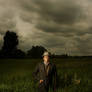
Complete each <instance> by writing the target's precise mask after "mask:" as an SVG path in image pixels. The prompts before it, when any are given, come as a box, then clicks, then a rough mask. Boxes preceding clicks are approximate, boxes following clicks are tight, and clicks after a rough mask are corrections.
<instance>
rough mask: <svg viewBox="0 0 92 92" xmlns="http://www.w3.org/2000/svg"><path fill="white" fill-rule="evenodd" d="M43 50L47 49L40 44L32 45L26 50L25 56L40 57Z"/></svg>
mask: <svg viewBox="0 0 92 92" xmlns="http://www.w3.org/2000/svg"><path fill="white" fill-rule="evenodd" d="M44 51H47V50H46V49H45V48H44V47H42V46H32V48H31V49H30V50H28V51H27V56H28V57H31V58H41V57H42V54H43V53H44Z"/></svg>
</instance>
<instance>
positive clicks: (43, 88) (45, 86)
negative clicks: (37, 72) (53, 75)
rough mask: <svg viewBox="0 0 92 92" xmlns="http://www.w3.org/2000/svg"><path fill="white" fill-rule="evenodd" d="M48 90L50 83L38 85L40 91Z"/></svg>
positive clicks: (45, 91)
mask: <svg viewBox="0 0 92 92" xmlns="http://www.w3.org/2000/svg"><path fill="white" fill-rule="evenodd" d="M48 91H49V85H44V83H41V84H39V85H38V92H48Z"/></svg>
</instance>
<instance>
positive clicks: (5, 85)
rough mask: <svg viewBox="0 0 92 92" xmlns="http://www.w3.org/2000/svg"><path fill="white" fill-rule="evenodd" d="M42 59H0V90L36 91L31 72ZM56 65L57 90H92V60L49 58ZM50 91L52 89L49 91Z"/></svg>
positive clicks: (72, 91) (69, 91)
mask: <svg viewBox="0 0 92 92" xmlns="http://www.w3.org/2000/svg"><path fill="white" fill-rule="evenodd" d="M40 61H42V59H2V60H0V92H36V84H35V83H34V82H33V79H32V72H33V70H34V68H35V66H36V64H37V63H38V62H40ZM50 61H51V62H54V63H55V64H56V66H57V71H58V75H59V79H60V81H59V88H58V90H57V92H92V60H88V59H68V58H67V59H51V60H50ZM50 92H52V91H50Z"/></svg>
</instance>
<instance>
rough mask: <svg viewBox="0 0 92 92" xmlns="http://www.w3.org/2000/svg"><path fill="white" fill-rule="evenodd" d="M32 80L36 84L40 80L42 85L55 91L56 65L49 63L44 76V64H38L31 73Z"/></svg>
mask: <svg viewBox="0 0 92 92" xmlns="http://www.w3.org/2000/svg"><path fill="white" fill-rule="evenodd" d="M33 78H34V80H35V81H37V82H38V83H39V81H40V80H41V79H42V80H44V82H43V83H44V85H45V86H50V87H51V88H53V91H54V90H56V85H57V69H56V65H55V64H54V63H52V62H50V63H49V71H48V75H46V70H45V65H44V62H40V63H38V64H37V65H36V68H35V70H34V71H33ZM39 84H40V83H39Z"/></svg>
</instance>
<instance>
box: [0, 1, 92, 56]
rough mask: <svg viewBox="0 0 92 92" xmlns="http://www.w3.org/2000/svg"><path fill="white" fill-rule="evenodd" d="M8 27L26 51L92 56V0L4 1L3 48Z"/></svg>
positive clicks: (0, 8)
mask: <svg viewBox="0 0 92 92" xmlns="http://www.w3.org/2000/svg"><path fill="white" fill-rule="evenodd" d="M8 29H10V30H13V31H14V32H16V33H17V34H18V36H19V41H20V43H19V46H18V47H19V48H21V49H22V50H24V51H27V50H28V49H30V48H31V46H32V45H42V46H44V47H45V48H47V49H48V50H49V51H50V52H52V53H56V54H65V53H67V54H69V55H92V0H0V48H1V47H2V44H3V36H4V34H5V32H6V31H7V30H8Z"/></svg>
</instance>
